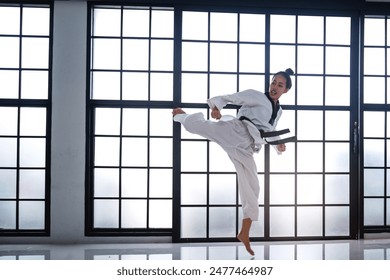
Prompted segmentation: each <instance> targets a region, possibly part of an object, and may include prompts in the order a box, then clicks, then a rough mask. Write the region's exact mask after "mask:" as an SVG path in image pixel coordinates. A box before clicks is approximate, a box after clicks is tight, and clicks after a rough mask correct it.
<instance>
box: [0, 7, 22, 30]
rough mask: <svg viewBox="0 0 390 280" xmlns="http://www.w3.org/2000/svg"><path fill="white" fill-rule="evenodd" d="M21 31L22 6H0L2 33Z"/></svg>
mask: <svg viewBox="0 0 390 280" xmlns="http://www.w3.org/2000/svg"><path fill="white" fill-rule="evenodd" d="M19 32H20V8H19V7H0V34H4V35H18V34H19Z"/></svg>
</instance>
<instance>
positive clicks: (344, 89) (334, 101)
mask: <svg viewBox="0 0 390 280" xmlns="http://www.w3.org/2000/svg"><path fill="white" fill-rule="evenodd" d="M325 104H326V105H339V106H349V104H350V78H348V77H325Z"/></svg>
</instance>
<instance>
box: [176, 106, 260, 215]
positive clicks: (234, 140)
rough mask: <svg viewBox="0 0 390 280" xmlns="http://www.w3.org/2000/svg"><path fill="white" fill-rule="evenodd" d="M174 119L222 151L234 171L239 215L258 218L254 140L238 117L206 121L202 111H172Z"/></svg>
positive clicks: (257, 185)
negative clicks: (236, 178)
mask: <svg viewBox="0 0 390 280" xmlns="http://www.w3.org/2000/svg"><path fill="white" fill-rule="evenodd" d="M175 121H178V122H180V123H181V124H182V125H183V126H184V128H185V129H186V130H187V131H188V132H191V133H194V134H198V135H200V136H202V137H205V138H207V139H209V140H211V141H213V142H215V143H217V144H218V145H220V146H221V147H222V148H223V149H224V150H225V151H226V153H227V154H228V156H229V158H230V159H231V161H232V162H233V164H234V167H235V169H236V172H237V177H238V188H239V194H240V199H241V204H242V212H243V218H244V219H246V218H250V219H251V220H253V221H256V220H258V216H259V206H258V197H259V190H260V186H259V179H258V177H257V167H256V163H255V160H254V158H253V154H254V149H253V146H254V141H253V138H252V137H251V136H250V134H249V132H248V129H247V127H246V125H245V124H243V122H242V121H240V120H238V119H233V120H229V121H219V122H214V121H209V120H206V119H205V118H204V116H203V114H202V113H196V114H191V115H187V114H180V115H176V117H175Z"/></svg>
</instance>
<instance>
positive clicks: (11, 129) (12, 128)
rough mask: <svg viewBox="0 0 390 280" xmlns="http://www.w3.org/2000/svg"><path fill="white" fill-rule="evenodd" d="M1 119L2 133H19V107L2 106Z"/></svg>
mask: <svg viewBox="0 0 390 280" xmlns="http://www.w3.org/2000/svg"><path fill="white" fill-rule="evenodd" d="M0 75H1V74H0ZM0 83H1V78H0ZM0 91H1V86H0ZM0 120H1V121H0V135H14V136H16V135H17V134H18V108H16V107H0Z"/></svg>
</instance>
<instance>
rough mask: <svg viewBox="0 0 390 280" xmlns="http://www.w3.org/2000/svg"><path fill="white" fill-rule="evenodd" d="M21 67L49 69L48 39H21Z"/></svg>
mask: <svg viewBox="0 0 390 280" xmlns="http://www.w3.org/2000/svg"><path fill="white" fill-rule="evenodd" d="M22 67H23V68H48V67H49V39H47V38H23V39H22Z"/></svg>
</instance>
